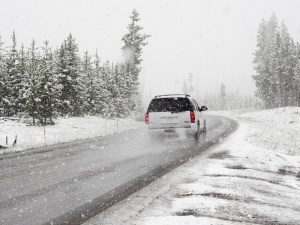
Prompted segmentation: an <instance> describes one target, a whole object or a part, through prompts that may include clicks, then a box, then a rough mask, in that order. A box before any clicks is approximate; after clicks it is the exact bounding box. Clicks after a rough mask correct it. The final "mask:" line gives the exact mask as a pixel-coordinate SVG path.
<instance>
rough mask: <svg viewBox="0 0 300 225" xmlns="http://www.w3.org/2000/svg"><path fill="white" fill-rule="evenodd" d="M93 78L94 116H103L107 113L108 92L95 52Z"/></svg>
mask: <svg viewBox="0 0 300 225" xmlns="http://www.w3.org/2000/svg"><path fill="white" fill-rule="evenodd" d="M93 65H94V70H93V74H94V77H95V98H96V114H99V115H105V114H106V112H107V111H108V103H107V102H108V101H109V92H108V89H107V83H106V79H105V75H106V73H105V69H104V68H103V67H102V66H101V65H100V58H99V56H98V53H97V52H96V55H95V60H94V61H93Z"/></svg>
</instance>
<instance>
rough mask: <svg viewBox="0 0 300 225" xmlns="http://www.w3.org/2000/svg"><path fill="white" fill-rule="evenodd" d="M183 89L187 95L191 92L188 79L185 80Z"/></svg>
mask: <svg viewBox="0 0 300 225" xmlns="http://www.w3.org/2000/svg"><path fill="white" fill-rule="evenodd" d="M182 91H183V94H186V95H187V94H188V93H189V87H188V83H187V81H186V80H184V81H183V84H182Z"/></svg>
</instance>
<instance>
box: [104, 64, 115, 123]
mask: <svg viewBox="0 0 300 225" xmlns="http://www.w3.org/2000/svg"><path fill="white" fill-rule="evenodd" d="M101 74H102V77H103V81H104V87H105V89H104V91H105V92H104V94H105V98H103V101H104V105H105V108H103V110H102V115H103V116H104V117H106V118H114V117H115V116H116V110H117V109H116V106H115V105H114V103H113V101H112V99H113V95H114V77H113V71H112V66H111V65H110V62H109V61H106V62H105V63H104V64H103V66H102V67H101Z"/></svg>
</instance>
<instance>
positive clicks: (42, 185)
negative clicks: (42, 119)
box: [0, 116, 237, 225]
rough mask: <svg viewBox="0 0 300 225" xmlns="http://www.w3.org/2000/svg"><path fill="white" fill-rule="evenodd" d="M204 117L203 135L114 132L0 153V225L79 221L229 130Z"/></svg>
mask: <svg viewBox="0 0 300 225" xmlns="http://www.w3.org/2000/svg"><path fill="white" fill-rule="evenodd" d="M236 127H237V124H236V123H235V122H234V121H232V120H230V119H227V118H223V117H213V116H207V134H206V135H204V134H201V135H200V137H199V138H196V139H195V138H194V137H193V136H187V137H186V136H184V135H181V134H179V135H178V134H167V135H162V136H154V137H153V136H151V137H150V136H149V134H148V130H147V129H146V128H145V129H139V130H134V131H130V132H126V133H122V134H118V135H111V136H108V137H101V138H97V139H89V140H86V141H78V142H74V143H69V144H62V145H57V146H53V147H51V148H42V149H37V150H34V151H29V152H26V154H24V153H23V154H19V155H18V154H14V155H3V156H1V157H0V190H1V192H0V224H5V225H9V224H19V225H21V224H24V225H25V224H26V225H28V224H32V225H34V224H81V223H83V222H84V221H86V220H88V219H89V218H91V217H93V216H95V215H96V214H98V213H100V212H101V211H103V210H105V209H107V208H108V207H110V206H111V205H113V204H115V203H116V202H118V201H120V200H122V199H124V198H126V197H128V196H129V195H130V194H132V193H134V192H135V191H137V190H139V189H141V188H142V187H144V186H145V185H147V184H149V183H150V182H152V181H153V180H155V179H157V178H158V177H160V176H162V175H164V174H165V173H167V172H168V171H170V170H172V169H173V168H175V167H177V166H179V165H181V164H182V163H184V162H186V161H187V160H188V159H189V158H191V157H193V156H194V155H196V154H199V153H200V152H201V151H204V150H205V149H207V148H208V147H210V146H211V145H213V144H214V143H217V142H218V141H219V139H220V138H223V137H224V136H226V135H228V134H230V133H232V132H233V131H234V130H235V129H236Z"/></svg>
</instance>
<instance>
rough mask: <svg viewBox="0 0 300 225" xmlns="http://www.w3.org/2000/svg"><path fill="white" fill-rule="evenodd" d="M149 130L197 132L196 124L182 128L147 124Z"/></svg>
mask: <svg viewBox="0 0 300 225" xmlns="http://www.w3.org/2000/svg"><path fill="white" fill-rule="evenodd" d="M148 128H149V129H151V130H152V129H153V130H154V129H155V130H157V129H160V130H177V129H186V130H189V129H190V130H197V124H196V123H189V124H186V125H184V126H182V125H179V124H149V125H148Z"/></svg>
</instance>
